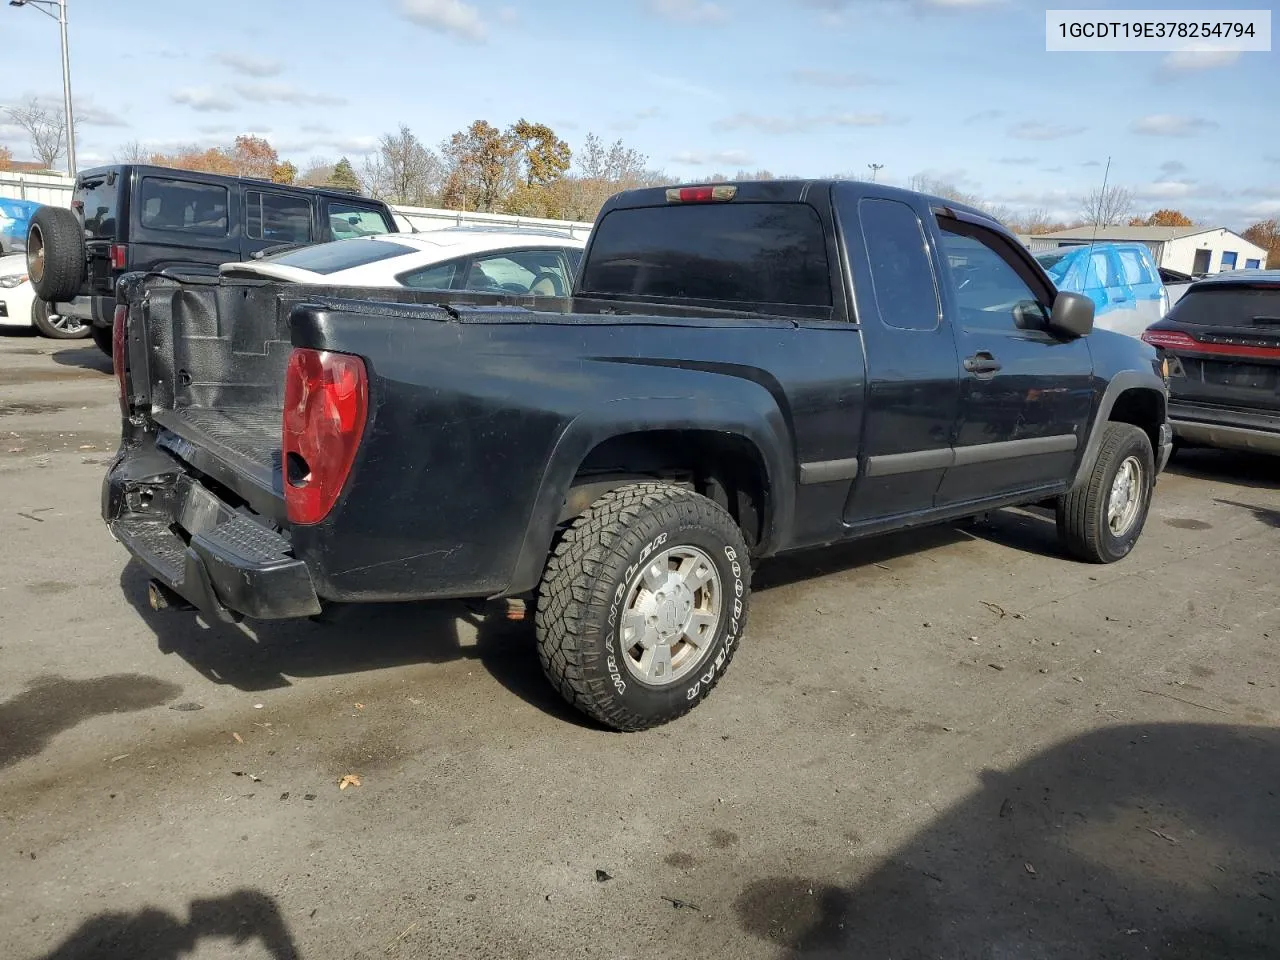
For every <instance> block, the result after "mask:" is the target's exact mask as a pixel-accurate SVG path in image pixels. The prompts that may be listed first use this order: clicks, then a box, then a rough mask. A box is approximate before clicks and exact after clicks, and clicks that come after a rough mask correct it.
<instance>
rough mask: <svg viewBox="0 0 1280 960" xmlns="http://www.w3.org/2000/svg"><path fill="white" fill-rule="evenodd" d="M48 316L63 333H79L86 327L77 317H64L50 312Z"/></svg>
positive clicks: (50, 321) (52, 323)
mask: <svg viewBox="0 0 1280 960" xmlns="http://www.w3.org/2000/svg"><path fill="white" fill-rule="evenodd" d="M48 316H49V323H50V324H51V325H52V326H54V327H57V328H58V329H59V330H61V331H62V332H63V333H79V332H80V331H81V330H83V329H84V324H83V323H82V322H81V321H80V320H79V319H78V318H76V317H64V316H62V315H61V314H57V313H50V314H49V315H48Z"/></svg>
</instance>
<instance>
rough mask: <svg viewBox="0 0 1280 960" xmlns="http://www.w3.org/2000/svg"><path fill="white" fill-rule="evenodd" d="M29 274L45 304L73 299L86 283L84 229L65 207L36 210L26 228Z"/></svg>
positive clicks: (32, 284)
mask: <svg viewBox="0 0 1280 960" xmlns="http://www.w3.org/2000/svg"><path fill="white" fill-rule="evenodd" d="M27 275H28V276H30V277H31V286H32V287H34V288H35V291H36V294H37V295H38V296H39V297H40V299H41V300H43V301H45V302H46V303H62V302H65V301H67V300H74V299H75V298H76V297H77V296H79V294H80V284H81V283H82V282H83V281H84V228H83V227H82V226H81V225H80V221H79V220H77V219H76V215H75V214H74V213H72V212H71V211H70V210H67V209H65V208H63V207H50V206H43V207H37V208H36V212H35V213H33V214H32V215H31V224H30V226H28V227H27Z"/></svg>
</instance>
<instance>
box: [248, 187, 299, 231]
mask: <svg viewBox="0 0 1280 960" xmlns="http://www.w3.org/2000/svg"><path fill="white" fill-rule="evenodd" d="M244 203H245V218H244V222H245V236H247V237H250V238H252V239H254V240H272V241H274V242H276V243H309V242H310V241H311V202H310V201H309V200H308V199H307V198H306V197H298V196H293V195H291V194H287V193H264V192H261V191H258V190H249V191H247V192H246V193H245V195H244Z"/></svg>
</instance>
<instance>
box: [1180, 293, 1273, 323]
mask: <svg viewBox="0 0 1280 960" xmlns="http://www.w3.org/2000/svg"><path fill="white" fill-rule="evenodd" d="M1168 319H1170V320H1176V321H1177V322H1178V323H1190V324H1193V325H1195V326H1203V327H1250V326H1260V327H1261V326H1265V327H1268V328H1269V329H1270V330H1273V331H1280V284H1277V285H1275V286H1266V287H1244V286H1235V285H1234V284H1233V285H1227V284H1224V285H1223V286H1222V287H1220V288H1219V289H1216V290H1215V289H1212V288H1210V289H1207V290H1190V291H1188V292H1187V293H1186V294H1184V295H1183V297H1182V299H1181V300H1179V301H1178V302H1177V303H1175V304H1174V305H1173V309H1171V310H1170V311H1169V314H1168Z"/></svg>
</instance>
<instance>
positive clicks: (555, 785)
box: [0, 336, 1280, 960]
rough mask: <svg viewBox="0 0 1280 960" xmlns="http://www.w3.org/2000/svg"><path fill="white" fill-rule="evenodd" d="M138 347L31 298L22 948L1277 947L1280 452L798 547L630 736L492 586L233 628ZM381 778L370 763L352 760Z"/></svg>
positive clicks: (0, 442) (12, 358)
mask: <svg viewBox="0 0 1280 960" xmlns="http://www.w3.org/2000/svg"><path fill="white" fill-rule="evenodd" d="M117 431H118V421H117V410H116V400H115V385H114V381H113V379H112V378H111V376H110V373H109V365H108V363H107V361H106V358H105V357H103V356H101V355H100V354H99V353H98V351H97V350H96V349H95V348H94V347H93V346H92V345H91V344H86V343H85V342H84V341H79V342H71V343H58V342H53V341H47V340H40V339H35V338H31V337H22V336H5V337H0V864H3V867H2V868H0V933H2V936H0V943H3V946H2V947H0V955H3V956H4V957H6V958H8V957H13V958H28V957H30V958H59V960H70V958H94V960H100V958H109V960H170V958H175V960H176V958H178V957H183V958H187V957H195V958H215V957H217V958H224V957H230V958H235V960H240V958H273V960H282V958H299V957H305V958H309V960H315V958H351V957H432V958H435V957H530V958H533V957H537V958H544V957H591V958H596V957H600V958H622V957H637V958H638V957H742V958H786V957H801V956H803V957H849V958H855V957H856V958H893V960H902V958H915V957H920V958H925V957H929V958H969V957H972V958H990V960H1004V958H1009V960H1012V958H1018V960H1037V958H1055V960H1056V958H1100V957H1121V958H1129V957H1133V958H1156V960H1192V958H1231V960H1255V958H1264V957H1266V958H1274V957H1277V956H1280V923H1278V922H1277V915H1278V912H1280V732H1278V731H1277V724H1280V689H1278V687H1277V684H1278V683H1280V657H1278V656H1277V641H1278V639H1280V611H1278V609H1277V600H1278V599H1280V587H1278V585H1277V584H1278V583H1280V578H1278V577H1277V574H1278V573H1280V552H1278V550H1277V546H1278V543H1280V534H1278V533H1277V527H1280V460H1274V459H1266V458H1261V457H1249V456H1241V455H1235V454H1226V453H1220V452H1215V451H1190V452H1187V453H1184V454H1181V455H1179V457H1177V458H1176V459H1175V461H1174V462H1173V464H1172V465H1171V467H1170V470H1169V472H1168V473H1166V474H1165V475H1164V476H1163V477H1162V478H1161V481H1160V484H1159V486H1158V488H1157V492H1156V499H1155V503H1154V506H1153V508H1152V512H1151V516H1150V519H1149V521H1148V524H1147V529H1146V532H1145V533H1144V535H1143V538H1142V540H1141V542H1140V543H1139V545H1138V547H1137V549H1136V550H1135V552H1134V553H1133V554H1132V556H1130V557H1129V558H1127V559H1126V560H1125V561H1123V562H1121V563H1118V564H1115V565H1111V566H1105V567H1102V566H1089V565H1083V564H1079V563H1075V562H1072V561H1069V560H1067V559H1065V558H1064V557H1063V556H1062V555H1061V554H1060V553H1059V552H1058V548H1057V545H1056V543H1055V539H1054V531H1053V524H1052V521H1051V519H1048V518H1046V516H1045V515H1044V514H1042V513H1038V512H1036V511H1034V510H1033V511H1002V512H999V513H997V514H994V515H992V517H991V518H990V519H989V520H988V521H987V522H985V523H978V524H961V525H956V526H948V527H941V528H937V529H931V530H926V531H921V532H918V533H914V534H911V535H904V536H891V537H884V538H879V539H876V540H871V541H866V542H862V543H858V544H853V545H850V546H847V547H841V548H836V549H831V550H826V551H821V552H815V553H808V554H804V555H800V556H795V557H790V558H786V559H782V560H778V561H774V562H771V563H768V564H766V565H764V566H763V567H762V568H761V569H760V570H759V571H757V575H756V591H757V592H756V594H755V597H754V601H753V607H752V614H751V622H750V625H749V627H748V631H747V635H746V639H745V640H744V642H743V644H742V647H741V649H740V651H739V652H738V654H737V656H736V657H735V659H734V662H733V664H732V667H731V668H730V669H729V671H728V674H727V676H726V678H725V679H724V681H723V682H722V683H721V684H720V685H719V686H718V687H717V689H716V690H715V692H714V693H713V694H712V695H711V697H710V698H709V699H708V700H707V701H706V702H705V703H704V704H702V705H701V706H699V707H698V709H697V710H695V711H694V712H693V713H692V714H691V715H690V716H688V717H687V718H685V719H683V720H681V721H679V722H677V723H675V724H672V725H669V726H667V727H663V728H661V729H658V730H654V731H650V732H647V733H642V734H630V735H621V734H615V733H610V732H606V731H603V730H600V729H597V728H595V727H593V726H591V725H590V724H589V723H587V722H586V721H584V720H583V719H581V718H580V717H578V716H577V715H576V714H574V713H573V712H572V711H570V710H569V709H568V708H567V707H565V706H564V705H562V704H561V702H560V700H559V699H558V697H557V696H556V695H555V694H554V692H553V691H552V690H551V688H550V686H549V685H548V684H547V683H546V682H545V681H544V679H543V678H542V675H541V673H540V670H539V667H538V664H537V658H536V655H535V653H534V650H533V645H532V637H531V634H530V631H529V628H528V627H527V626H523V625H520V624H509V623H506V622H504V621H498V620H496V619H494V618H492V617H490V618H485V617H484V616H483V615H481V614H477V613H476V612H474V611H471V610H468V609H467V608H464V607H461V606H410V607H384V608H376V609H371V610H369V612H368V613H367V614H361V615H359V616H356V617H355V618H351V619H348V620H346V621H345V622H339V623H335V624H325V625H320V624H314V623H311V622H304V623H295V624H269V625H268V624H259V625H257V626H256V627H255V628H254V629H253V630H252V631H250V632H248V633H246V632H242V631H238V630H235V629H231V628H219V629H206V628H205V627H203V626H202V625H201V624H200V623H199V622H198V621H197V619H196V618H195V617H194V616H192V615H191V614H187V613H177V612H167V613H155V612H153V611H151V610H150V609H149V608H148V606H147V602H146V577H145V576H144V575H143V574H142V573H141V571H140V570H139V569H138V568H137V567H136V566H134V565H133V564H132V563H130V561H129V558H128V555H127V553H126V552H125V550H124V549H123V548H122V547H120V546H119V545H118V544H116V543H114V542H113V541H112V540H111V538H110V536H109V535H108V534H107V531H106V529H105V527H104V526H103V524H102V522H101V520H100V518H99V515H98V509H99V507H98V503H99V490H100V484H101V479H102V475H103V471H104V469H105V463H106V461H107V460H109V458H110V456H111V453H112V452H113V451H114V448H115V443H116V437H117ZM347 777H355V778H358V781H359V783H358V785H355V784H354V783H353V782H352V781H351V780H348V781H347V782H348V786H347V788H346V789H341V788H340V782H341V781H342V780H343V778H347Z"/></svg>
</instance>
